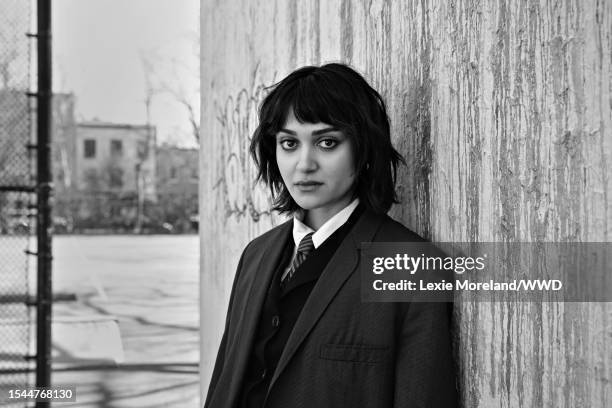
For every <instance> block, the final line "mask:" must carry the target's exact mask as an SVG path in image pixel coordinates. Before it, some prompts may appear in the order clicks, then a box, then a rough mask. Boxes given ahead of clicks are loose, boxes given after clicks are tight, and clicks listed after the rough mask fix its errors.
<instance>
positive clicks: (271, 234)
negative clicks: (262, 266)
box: [243, 219, 293, 256]
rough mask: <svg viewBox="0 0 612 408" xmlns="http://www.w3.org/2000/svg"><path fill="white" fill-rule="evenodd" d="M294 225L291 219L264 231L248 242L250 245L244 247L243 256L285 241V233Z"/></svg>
mask: <svg viewBox="0 0 612 408" xmlns="http://www.w3.org/2000/svg"><path fill="white" fill-rule="evenodd" d="M292 227H293V219H290V220H288V221H285V222H284V223H282V224H280V225H277V226H276V227H274V228H272V229H271V230H269V231H266V232H264V233H263V234H261V235H260V236H258V237H257V238H254V239H253V240H252V241H251V242H249V243H248V245H247V246H246V247H245V248H244V253H243V256H249V255H250V254H253V253H260V252H261V251H264V250H265V249H266V248H267V247H268V246H270V245H279V243H280V244H282V243H284V240H283V241H281V240H282V239H284V236H285V234H287V233H289V232H290V231H291V228H292Z"/></svg>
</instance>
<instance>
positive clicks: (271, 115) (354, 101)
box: [250, 63, 405, 214]
mask: <svg viewBox="0 0 612 408" xmlns="http://www.w3.org/2000/svg"><path fill="white" fill-rule="evenodd" d="M270 89H271V92H270V93H269V94H268V95H267V96H266V97H265V99H264V100H263V102H262V104H261V106H260V108H259V126H258V127H257V129H256V130H255V132H254V134H253V138H252V140H251V147H250V151H251V155H252V156H253V159H254V160H255V164H256V165H257V168H258V175H257V180H263V181H264V182H265V183H266V184H267V185H268V187H269V188H270V191H271V192H272V197H273V198H274V207H273V209H274V210H277V211H279V212H281V213H287V212H289V213H291V212H294V211H296V210H299V209H300V207H299V206H298V205H297V203H296V202H295V201H294V200H293V198H292V197H291V195H290V194H289V191H288V190H287V188H286V186H285V184H284V183H283V179H282V177H281V174H280V171H279V169H278V165H277V163H276V134H277V133H278V131H279V130H280V129H281V128H282V127H283V125H284V124H285V121H286V119H287V114H288V110H289V108H290V107H292V108H293V114H294V115H295V117H296V119H297V120H298V121H300V122H301V123H306V122H308V123H319V122H322V123H327V124H329V125H332V126H334V127H336V128H338V129H339V130H340V131H342V132H343V133H344V134H345V135H346V136H347V137H348V138H349V139H350V140H351V141H352V146H353V154H354V156H355V167H356V168H355V170H356V173H357V178H356V184H357V185H356V189H355V195H356V196H357V197H359V200H360V202H361V203H362V204H363V205H364V206H365V207H366V208H367V209H370V210H372V211H374V212H376V213H379V214H384V213H386V212H387V211H388V210H389V208H390V207H391V205H392V204H393V203H397V202H398V200H397V194H396V192H395V179H396V175H397V167H398V165H399V163H405V162H404V159H403V158H402V156H401V155H400V154H399V153H398V152H397V150H395V149H394V148H393V145H392V144H391V135H390V130H389V117H388V116H387V110H386V108H385V102H384V101H383V99H382V97H381V96H380V94H379V93H378V92H376V90H375V89H374V88H372V87H371V86H370V85H369V84H368V83H367V81H366V80H365V79H364V78H363V77H362V76H361V75H360V74H359V73H357V72H356V71H355V70H353V69H352V68H350V67H348V66H346V65H344V64H338V63H333V64H326V65H323V66H321V67H315V66H307V67H303V68H300V69H298V70H296V71H293V72H292V73H291V74H289V75H288V76H287V77H286V78H285V79H283V80H282V81H280V82H278V83H277V84H275V85H272V86H271V87H270Z"/></svg>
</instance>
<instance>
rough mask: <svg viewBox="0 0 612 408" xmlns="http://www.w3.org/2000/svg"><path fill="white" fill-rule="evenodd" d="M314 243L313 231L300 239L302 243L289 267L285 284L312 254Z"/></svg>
mask: <svg viewBox="0 0 612 408" xmlns="http://www.w3.org/2000/svg"><path fill="white" fill-rule="evenodd" d="M314 249H315V248H314V244H313V243H312V232H311V233H309V234H307V235H306V236H305V237H304V238H302V240H301V241H300V245H299V246H298V250H297V253H296V254H295V258H293V262H291V267H290V268H289V272H288V273H287V275H286V276H285V279H284V280H283V284H286V283H287V282H289V281H290V280H291V278H292V277H293V274H294V273H295V271H296V270H297V268H298V267H299V266H300V265H301V264H302V262H304V261H305V260H306V258H307V257H308V254H310V253H311V252H312V251H313V250H314Z"/></svg>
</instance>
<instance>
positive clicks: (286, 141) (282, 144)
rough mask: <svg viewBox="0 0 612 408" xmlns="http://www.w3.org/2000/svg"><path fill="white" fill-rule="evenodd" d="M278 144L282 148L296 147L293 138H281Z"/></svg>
mask: <svg viewBox="0 0 612 408" xmlns="http://www.w3.org/2000/svg"><path fill="white" fill-rule="evenodd" d="M278 144H279V145H280V147H281V148H282V149H283V150H295V148H296V147H297V142H296V141H295V140H293V139H283V140H281V141H279V142H278Z"/></svg>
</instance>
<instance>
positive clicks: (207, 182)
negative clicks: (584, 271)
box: [201, 0, 612, 408]
mask: <svg viewBox="0 0 612 408" xmlns="http://www.w3.org/2000/svg"><path fill="white" fill-rule="evenodd" d="M611 3H612V2H610V1H602V0H600V1H595V0H589V1H577V0H575V1H552V0H550V1H540V2H538V1H518V0H517V1H509V0H507V1H442V0H440V1H434V0H421V1H384V0H371V1H367V0H361V1H350V0H336V1H316V0H312V1H297V0H285V1H283V0H276V1H266V2H252V1H247V0H242V1H239V0H235V1H213V0H203V1H202V98H203V99H202V137H201V140H202V144H201V146H202V150H201V152H202V155H201V160H202V170H203V172H202V174H203V184H202V190H201V193H202V200H201V201H202V209H201V213H202V215H203V223H202V261H201V263H202V269H201V270H202V272H201V277H202V279H201V282H202V372H203V376H202V377H203V378H202V381H203V384H204V387H203V389H204V390H205V389H206V384H207V382H208V378H209V374H210V370H211V364H212V361H213V359H214V353H215V347H216V345H217V343H218V341H219V336H220V330H221V327H222V324H223V315H224V312H225V308H226V305H227V297H228V295H229V290H230V285H231V281H232V277H233V273H234V268H235V266H236V264H237V262H238V257H239V255H240V252H241V250H242V248H243V247H244V245H245V244H246V242H248V240H249V239H251V238H253V237H254V236H256V235H257V234H259V233H261V232H263V231H265V230H267V229H268V228H269V227H270V226H272V225H274V224H275V223H277V222H278V221H279V220H278V219H277V218H275V216H273V215H271V214H270V213H269V212H268V202H267V195H266V191H264V190H262V189H257V188H253V187H254V186H253V182H252V180H253V176H254V171H253V167H252V165H251V163H250V158H249V157H248V155H247V147H248V143H249V137H250V134H251V132H252V130H253V129H254V127H255V125H256V109H257V105H258V103H259V102H260V101H261V99H262V97H263V96H264V95H265V90H264V89H263V88H264V87H265V86H267V85H270V84H272V83H274V82H275V81H277V80H279V79H281V78H282V77H283V76H285V75H286V74H287V73H288V72H290V71H291V70H292V69H294V68H297V67H299V66H301V65H306V64H319V63H323V62H328V61H344V62H347V63H350V64H351V65H353V66H354V67H356V68H357V69H359V70H360V71H361V72H362V73H364V74H365V76H366V77H367V78H368V79H369V80H370V81H371V82H372V83H373V84H374V86H375V87H376V88H377V89H378V90H380V91H381V93H382V94H383V96H384V97H385V99H386V101H387V102H388V105H389V111H390V116H391V120H392V132H393V138H394V141H395V144H396V146H398V148H399V149H400V151H401V152H402V153H403V154H404V156H405V157H406V158H407V160H408V166H407V167H405V168H404V169H403V170H402V172H401V177H400V192H401V195H402V199H403V203H402V205H400V206H396V207H395V208H394V209H393V210H392V215H394V216H395V217H396V218H399V219H401V220H402V221H403V222H404V224H406V225H407V226H409V227H411V228H413V229H415V230H417V231H419V232H420V233H421V234H423V235H426V236H428V237H430V238H432V239H435V240H439V241H508V242H513V241H610V240H612V230H611V227H610V226H611V225H612V203H611V201H610V198H609V194H610V193H611V192H612V181H611V176H612V172H611V168H610V162H611V161H612V4H611ZM455 317H456V325H457V327H456V328H457V339H456V346H457V350H458V358H459V367H460V370H461V372H460V382H461V390H462V391H461V392H462V399H463V401H464V404H465V406H466V407H487V408H488V407H539V406H546V407H602V408H603V407H608V406H612V350H611V346H610V344H611V343H612V322H611V317H612V307H611V305H610V304H577V303H573V304H543V305H541V304H533V303H519V304H517V303H512V304H511V303H487V304H475V303H463V304H460V305H459V306H458V307H457V311H456V316H455Z"/></svg>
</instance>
